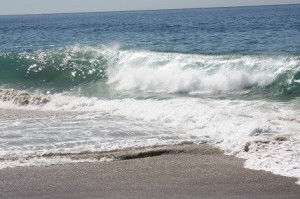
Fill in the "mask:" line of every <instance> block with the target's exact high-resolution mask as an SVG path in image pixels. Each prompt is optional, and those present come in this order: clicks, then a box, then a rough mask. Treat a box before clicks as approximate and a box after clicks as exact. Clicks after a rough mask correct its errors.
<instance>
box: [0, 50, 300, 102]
mask: <svg viewBox="0 0 300 199" xmlns="http://www.w3.org/2000/svg"><path fill="white" fill-rule="evenodd" d="M99 81H101V82H103V83H105V84H107V85H110V86H112V88H114V89H116V90H131V91H132V90H133V91H145V92H165V93H188V94H190V93H203V92H214V93H215V92H222V93H227V92H245V91H246V92H247V93H250V94H252V93H254V94H266V93H267V94H269V95H270V94H271V95H275V96H278V95H289V96H299V95H300V57H299V56H295V55H293V56H292V55H285V56H284V55H201V54H180V53H167V52H149V51H133V50H120V49H119V48H117V47H116V48H113V47H103V46H102V47H84V46H71V47H66V48H60V49H53V50H38V51H34V52H23V53H18V54H13V53H2V54H0V84H1V85H2V87H3V85H6V87H14V88H20V87H21V88H22V89H29V88H40V89H41V88H46V89H52V90H54V91H56V92H58V91H65V90H69V89H71V88H74V87H80V86H81V85H83V84H93V83H95V82H99Z"/></svg>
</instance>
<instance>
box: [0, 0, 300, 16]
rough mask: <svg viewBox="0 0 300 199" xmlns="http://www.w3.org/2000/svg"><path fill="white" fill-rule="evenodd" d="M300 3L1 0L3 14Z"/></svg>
mask: <svg viewBox="0 0 300 199" xmlns="http://www.w3.org/2000/svg"><path fill="white" fill-rule="evenodd" d="M277 4H300V0H0V15H10V14H45V13H70V12H103V11H125V10H156V9H178V8H203V7H205V8H206V7H231V6H252V5H277Z"/></svg>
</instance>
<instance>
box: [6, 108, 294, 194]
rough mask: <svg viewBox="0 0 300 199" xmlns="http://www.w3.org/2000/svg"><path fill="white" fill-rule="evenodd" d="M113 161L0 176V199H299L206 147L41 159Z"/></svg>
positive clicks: (272, 179) (10, 116)
mask: <svg viewBox="0 0 300 199" xmlns="http://www.w3.org/2000/svg"><path fill="white" fill-rule="evenodd" d="M80 114H82V112H65V111H39V110H24V109H1V108H0V119H2V120H19V119H21V120H22V119H33V118H34V119H38V118H51V117H54V118H64V117H76V116H77V115H80ZM59 156H61V157H63V158H64V157H67V158H70V159H73V160H76V159H95V160H101V158H107V159H110V158H112V159H114V161H102V162H101V161H99V162H84V163H66V164H54V165H50V166H21V167H13V168H4V169H1V170H0V179H1V180H0V198H25V199H26V198H72V199H76V198H199V197H201V198H299V196H300V186H299V185H297V184H296V182H297V179H296V178H290V177H284V176H279V175H275V174H272V173H270V172H266V171H258V170H251V169H247V168H244V162H245V160H244V159H241V158H237V157H235V156H227V155H224V153H223V151H221V150H220V149H218V148H216V147H214V146H211V145H207V144H199V145H196V144H192V143H188V142H184V143H182V144H177V145H168V146H153V147H137V148H127V149H122V150H114V151H106V152H82V153H74V154H72V153H66V154H46V155H45V158H52V157H59Z"/></svg>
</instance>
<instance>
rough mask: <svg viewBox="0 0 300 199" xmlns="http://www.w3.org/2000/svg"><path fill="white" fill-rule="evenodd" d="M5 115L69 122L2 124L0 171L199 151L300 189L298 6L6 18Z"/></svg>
mask: <svg viewBox="0 0 300 199" xmlns="http://www.w3.org/2000/svg"><path fill="white" fill-rule="evenodd" d="M0 109H3V110H11V111H13V110H14V111H15V110H19V111H20V112H21V111H31V112H35V111H36V112H39V114H40V112H42V113H43V112H44V113H50V112H63V113H64V114H63V115H64V116H61V117H50V116H47V117H42V116H41V117H33V118H31V117H27V118H26V117H22V118H6V117H5V116H4V117H0V168H1V169H2V168H8V167H15V166H34V165H51V164H63V163H72V162H97V161H109V160H111V158H101V159H99V158H98V159H97V158H96V159H95V158H83V157H82V156H83V154H89V153H101V152H106V151H116V150H117V151H118V150H124V149H128V148H131V149H132V148H141V147H155V146H160V145H176V144H183V143H185V144H187V143H189V144H191V143H194V144H210V145H213V146H216V147H218V148H220V149H222V150H223V151H224V153H225V154H227V155H235V156H237V157H240V158H244V159H245V160H246V162H245V167H246V168H251V169H258V170H266V171H271V172H273V173H275V174H280V175H284V176H290V177H297V178H298V179H300V5H284V6H259V7H233V8H210V9H182V10H159V11H128V12H104V13H75V14H43V15H23V16H21V15H20V16H0ZM70 154H71V155H72V158H71V156H70ZM76 155H78V157H77V158H74V157H76Z"/></svg>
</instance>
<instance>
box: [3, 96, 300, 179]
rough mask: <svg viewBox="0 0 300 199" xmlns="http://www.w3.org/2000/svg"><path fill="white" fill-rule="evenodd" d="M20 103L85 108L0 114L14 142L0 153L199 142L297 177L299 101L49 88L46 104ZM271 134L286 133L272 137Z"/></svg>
mask: <svg viewBox="0 0 300 199" xmlns="http://www.w3.org/2000/svg"><path fill="white" fill-rule="evenodd" d="M14 106H16V105H14ZM26 108H27V109H36V108H38V109H41V110H45V111H47V110H65V111H86V114H84V115H81V116H77V117H76V118H67V119H65V120H60V119H59V120H56V119H44V120H36V121H34V120H22V121H18V122H16V123H14V124H11V123H10V122H5V121H3V122H2V124H1V131H2V132H6V135H4V134H5V133H4V134H3V135H2V142H3V140H4V139H5V138H4V137H5V136H8V138H6V139H11V140H13V142H14V143H16V142H18V141H19V142H20V144H19V145H18V144H15V145H14V146H10V145H9V144H7V145H6V146H7V148H2V151H1V156H2V157H5V156H9V157H13V156H14V154H15V155H17V154H18V155H21V156H23V157H26V156H29V155H33V154H35V155H37V154H44V153H46V152H48V153H49V152H53V153H54V152H58V153H60V152H61V153H63V152H80V151H105V150H114V149H121V148H126V147H139V146H151V145H159V144H176V143H180V142H182V141H191V142H194V143H203V142H205V143H210V144H212V145H215V146H218V147H220V148H221V149H223V150H224V151H225V153H226V154H234V155H237V156H239V157H242V158H246V159H247V161H246V167H248V168H252V169H263V170H268V171H272V172H274V173H277V174H281V175H286V176H294V177H297V178H299V179H300V172H299V171H300V168H299V157H300V155H299V148H300V147H299V146H300V145H299V141H300V138H299V132H300V118H299V107H296V106H294V105H292V104H287V103H280V102H272V103H271V102H267V101H263V100H255V101H244V100H213V99H208V98H207V99H205V98H202V99H200V98H189V97H181V98H176V99H167V100H154V99H149V100H135V99H121V100H99V99H97V98H86V97H74V96H64V95H58V94H56V95H52V96H51V99H50V102H49V103H47V104H43V105H38V106H36V105H35V106H33V105H29V106H27V107H26ZM37 132H38V133H37ZM9 136H12V137H9ZM14 136H15V137H14ZM277 136H283V137H286V138H287V139H286V141H278V140H276V137H277ZM13 137H14V138H13ZM33 138H34V139H33ZM259 143H263V144H259ZM246 145H247V146H246Z"/></svg>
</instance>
